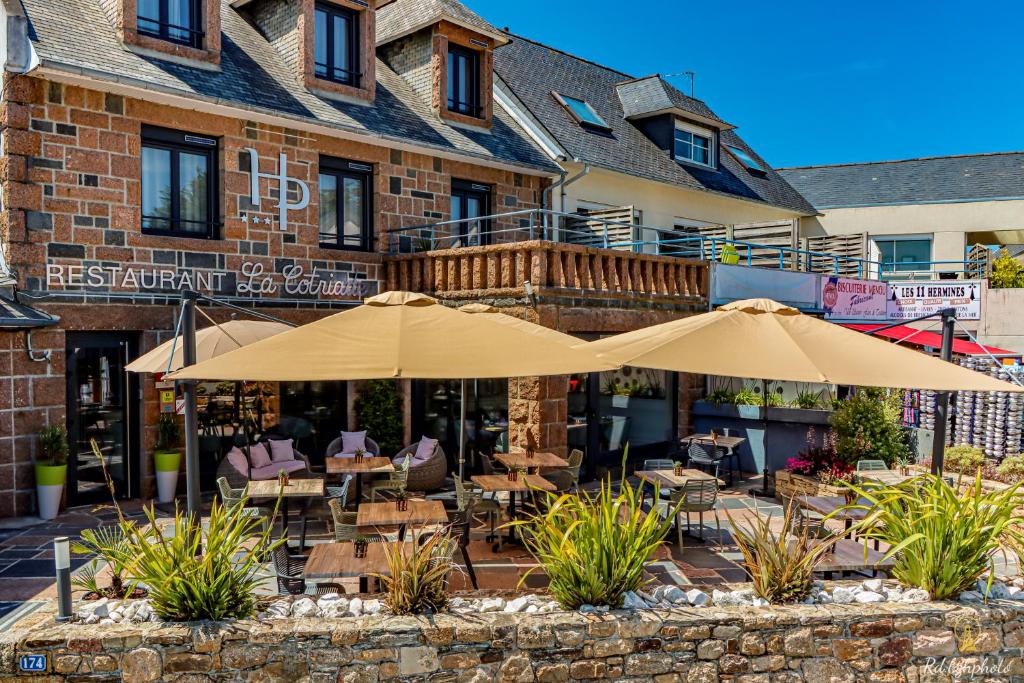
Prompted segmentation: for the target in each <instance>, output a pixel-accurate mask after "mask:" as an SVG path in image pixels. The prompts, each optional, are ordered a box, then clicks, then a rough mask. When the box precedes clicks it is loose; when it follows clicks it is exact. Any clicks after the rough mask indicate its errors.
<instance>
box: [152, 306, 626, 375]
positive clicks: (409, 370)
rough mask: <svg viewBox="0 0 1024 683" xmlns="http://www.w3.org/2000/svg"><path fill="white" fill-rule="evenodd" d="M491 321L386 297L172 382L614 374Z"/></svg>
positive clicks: (586, 357) (601, 363)
mask: <svg viewBox="0 0 1024 683" xmlns="http://www.w3.org/2000/svg"><path fill="white" fill-rule="evenodd" d="M492 317H493V316H490V315H467V314H466V313H462V312H459V311H457V310H455V309H452V308H448V307H447V306H444V305H442V304H439V303H438V302H437V300H435V299H433V298H431V297H429V296H426V295H425V294H413V293H410V292H387V293H385V294H380V295H378V296H375V297H371V298H369V299H367V300H366V302H365V303H364V305H362V306H358V307H356V308H353V309H350V310H347V311H343V312H341V313H337V314H335V315H332V316H329V317H326V318H323V319H321V320H318V321H316V322H313V323H309V324H308V325H303V326H302V327H297V328H295V329H292V330H289V331H287V332H283V333H281V334H279V335H275V336H274V337H271V338H270V339H264V340H263V341H259V342H256V343H255V344H252V345H250V346H246V347H245V348H242V349H238V350H236V351H232V352H230V353H226V354H224V355H223V356H219V357H217V358H214V359H212V360H208V361H205V362H203V363H197V364H195V365H193V366H190V367H188V368H185V369H184V370H181V371H178V372H176V373H174V374H173V375H172V376H171V378H172V379H207V380H233V379H246V380H262V381H282V382H284V381H314V380H357V379H384V378H388V377H407V378H415V379H460V378H479V379H485V378H489V377H522V376H531V375H564V374H570V373H574V372H591V371H598V370H607V369H611V368H613V367H616V364H615V363H613V362H611V361H607V360H602V359H599V358H597V356H596V355H595V354H594V352H593V351H591V350H590V349H587V348H574V347H573V346H570V345H568V344H566V343H559V342H556V341H553V340H551V339H549V338H546V337H544V336H541V335H537V334H531V333H529V332H525V331H523V330H522V329H519V328H518V327H516V326H513V325H507V324H502V323H500V322H496V321H495V320H492ZM576 341H577V340H575V339H574V340H573V342H574V343H575V342H576Z"/></svg>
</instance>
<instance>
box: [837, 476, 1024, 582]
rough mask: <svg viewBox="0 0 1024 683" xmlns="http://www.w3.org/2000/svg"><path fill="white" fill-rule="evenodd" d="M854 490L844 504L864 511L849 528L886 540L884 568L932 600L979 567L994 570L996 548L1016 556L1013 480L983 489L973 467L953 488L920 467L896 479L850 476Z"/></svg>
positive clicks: (977, 573)
mask: <svg viewBox="0 0 1024 683" xmlns="http://www.w3.org/2000/svg"><path fill="white" fill-rule="evenodd" d="M850 488H852V489H853V490H854V491H855V492H856V493H857V494H858V496H859V498H860V500H858V502H857V503H854V504H852V505H849V506H846V507H847V508H850V509H856V510H862V511H863V512H864V513H865V517H864V519H863V520H861V521H860V522H857V523H856V524H854V526H853V528H852V530H851V531H852V532H853V533H855V534H857V535H859V536H860V537H862V538H863V539H864V543H865V547H867V543H868V542H869V541H881V542H883V543H885V544H887V545H889V546H890V548H889V551H888V552H887V553H886V558H890V557H895V561H896V564H895V566H894V567H893V570H892V572H891V575H892V576H893V578H896V579H898V580H899V581H900V583H902V584H903V585H905V586H914V587H917V588H923V589H924V590H926V591H928V594H929V595H930V596H931V597H932V598H933V599H935V600H945V599H950V598H955V597H956V596H957V595H959V594H960V592H961V591H964V590H967V589H969V588H970V587H971V586H973V585H974V583H975V582H976V581H977V580H978V578H979V577H981V576H982V575H984V574H985V573H986V572H987V573H988V574H989V576H990V577H991V576H993V575H994V571H995V566H994V561H993V560H994V557H995V555H996V554H997V553H1003V554H1004V555H1005V554H1006V553H1007V552H1013V553H1014V554H1016V555H1017V556H1018V558H1019V557H1020V556H1021V550H1022V543H1024V533H1022V530H1021V525H1022V524H1024V517H1022V516H1020V515H1019V514H1018V513H1017V508H1018V507H1019V506H1021V505H1022V504H1024V496H1022V495H1021V493H1020V484H1015V485H1013V486H1010V487H1008V488H1006V489H1003V490H1000V491H992V492H985V490H984V489H983V488H982V486H981V475H980V473H979V474H978V475H976V476H975V478H974V482H973V484H971V485H969V486H968V487H967V488H966V490H960V491H958V490H957V488H956V487H953V486H950V485H949V484H948V483H946V481H945V480H943V479H942V477H939V476H935V475H932V474H925V475H921V476H919V477H915V478H914V479H912V480H909V481H905V482H903V483H901V484H898V485H895V486H880V485H877V484H866V485H862V486H858V485H855V484H850Z"/></svg>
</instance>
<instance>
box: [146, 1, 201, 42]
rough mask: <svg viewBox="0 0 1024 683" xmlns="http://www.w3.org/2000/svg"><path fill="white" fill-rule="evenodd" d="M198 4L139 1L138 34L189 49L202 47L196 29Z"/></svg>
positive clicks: (197, 27)
mask: <svg viewBox="0 0 1024 683" xmlns="http://www.w3.org/2000/svg"><path fill="white" fill-rule="evenodd" d="M200 1H201V0H139V4H138V8H139V9H138V31H139V33H142V34H144V35H147V36H153V37H154V38H159V39H161V40H166V41H169V42H171V43H178V44H180V45H188V46H190V47H196V48H198V47H202V44H203V32H202V30H201V29H200V28H199V7H200Z"/></svg>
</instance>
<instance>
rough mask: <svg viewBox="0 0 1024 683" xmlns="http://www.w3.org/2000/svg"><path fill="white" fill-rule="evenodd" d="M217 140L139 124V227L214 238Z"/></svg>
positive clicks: (144, 229) (154, 230)
mask: <svg viewBox="0 0 1024 683" xmlns="http://www.w3.org/2000/svg"><path fill="white" fill-rule="evenodd" d="M217 147H218V145H217V140H216V139H214V138H209V137H205V136H202V135H193V134H190V133H182V132H179V131H174V130H167V129H165V128H156V127H153V126H143V128H142V231H143V232H144V233H147V234H151V235H171V236H175V237H201V238H207V239H209V238H213V237H215V236H216V235H215V230H214V227H215V226H216V225H217V198H216V192H215V191H214V181H215V179H216V178H217Z"/></svg>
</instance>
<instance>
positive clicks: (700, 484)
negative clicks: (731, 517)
mask: <svg viewBox="0 0 1024 683" xmlns="http://www.w3.org/2000/svg"><path fill="white" fill-rule="evenodd" d="M671 501H672V505H676V504H679V512H678V514H677V516H676V531H677V532H678V533H679V547H680V548H682V547H683V527H682V525H681V524H680V523H679V516H680V515H683V514H685V515H686V531H687V532H689V531H690V514H691V513H694V512H696V513H697V514H698V515H699V522H700V540H701V541H703V540H704V513H705V512H713V513H714V514H715V524H716V525H717V526H718V547H719V548H721V547H722V520H721V518H719V516H718V481H717V480H713V479H700V480H696V481H688V482H686V483H685V484H683V486H682V488H680V489H677V490H675V491H673V492H672V497H671Z"/></svg>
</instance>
